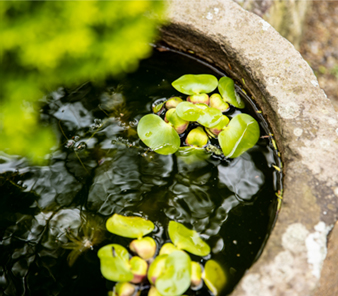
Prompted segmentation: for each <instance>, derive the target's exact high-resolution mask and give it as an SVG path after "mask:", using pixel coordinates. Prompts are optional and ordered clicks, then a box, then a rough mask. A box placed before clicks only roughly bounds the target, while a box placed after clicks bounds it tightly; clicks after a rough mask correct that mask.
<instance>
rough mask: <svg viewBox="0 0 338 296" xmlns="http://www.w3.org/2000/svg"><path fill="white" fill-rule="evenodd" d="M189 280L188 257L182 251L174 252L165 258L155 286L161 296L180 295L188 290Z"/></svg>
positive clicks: (189, 261)
mask: <svg viewBox="0 0 338 296" xmlns="http://www.w3.org/2000/svg"><path fill="white" fill-rule="evenodd" d="M190 279H191V260H190V257H189V256H188V254H186V253H185V252H183V251H175V252H172V253H171V254H170V255H168V257H167V258H166V260H165V269H164V272H163V273H162V274H161V275H160V276H159V277H158V278H157V280H156V283H155V286H156V288H157V290H158V291H159V292H160V293H161V294H162V295H163V296H173V295H182V294H183V293H184V292H185V291H186V290H187V289H188V288H189V286H190Z"/></svg>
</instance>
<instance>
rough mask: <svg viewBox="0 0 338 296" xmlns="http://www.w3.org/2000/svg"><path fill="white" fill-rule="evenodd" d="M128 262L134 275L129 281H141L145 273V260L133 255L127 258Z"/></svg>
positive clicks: (146, 265)
mask: <svg viewBox="0 0 338 296" xmlns="http://www.w3.org/2000/svg"><path fill="white" fill-rule="evenodd" d="M129 264H130V269H131V272H132V273H133V275H134V277H133V279H132V280H131V282H132V283H134V284H138V283H141V282H142V281H143V280H144V279H145V277H146V275H147V269H148V264H147V262H146V261H145V260H143V259H142V258H140V257H138V256H134V257H132V258H131V259H130V260H129Z"/></svg>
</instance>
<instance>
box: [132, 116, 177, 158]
mask: <svg viewBox="0 0 338 296" xmlns="http://www.w3.org/2000/svg"><path fill="white" fill-rule="evenodd" d="M137 133H138V136H139V137H140V139H141V140H142V141H143V142H144V144H146V145H147V146H148V147H150V148H151V149H153V150H154V151H155V152H156V153H158V154H164V155H168V154H172V153H175V152H176V151H177V149H178V148H179V147H180V144H181V142H180V137H179V136H178V134H177V132H176V131H175V129H174V128H173V127H172V126H171V125H169V124H167V123H165V122H164V121H163V120H162V118H161V117H159V116H157V115H154V114H148V115H145V116H143V117H142V118H141V120H140V122H139V124H138V126H137Z"/></svg>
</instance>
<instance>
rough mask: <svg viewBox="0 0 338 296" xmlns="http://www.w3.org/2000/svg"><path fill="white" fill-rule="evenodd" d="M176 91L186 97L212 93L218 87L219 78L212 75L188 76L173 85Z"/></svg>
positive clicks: (177, 80)
mask: <svg viewBox="0 0 338 296" xmlns="http://www.w3.org/2000/svg"><path fill="white" fill-rule="evenodd" d="M171 85H172V86H173V87H174V88H175V89H176V90H178V91H179V92H181V93H183V94H186V95H194V94H201V93H210V92H212V91H214V90H215V89H216V87H217V85H218V81H217V78H216V77H215V76H213V75H210V74H199V75H193V74H187V75H183V76H181V77H180V78H178V79H176V80H175V81H174V82H173V83H172V84H171Z"/></svg>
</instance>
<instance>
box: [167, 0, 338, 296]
mask: <svg viewBox="0 0 338 296" xmlns="http://www.w3.org/2000/svg"><path fill="white" fill-rule="evenodd" d="M168 9H169V21H170V23H169V24H168V25H166V26H164V27H162V28H161V40H162V41H164V42H165V43H167V44H168V45H170V46H172V47H173V48H176V49H178V50H182V51H184V52H193V53H194V55H196V56H197V57H199V58H202V59H204V60H206V61H207V62H210V63H211V64H213V65H215V66H217V67H219V68H220V69H223V70H225V71H226V72H228V73H229V74H231V75H232V76H233V78H235V79H237V80H238V81H242V82H243V87H244V89H245V90H246V91H247V92H248V93H250V94H251V95H252V98H253V100H254V101H255V103H256V105H257V106H258V107H259V108H260V110H262V112H263V114H264V116H265V118H266V119H267V121H268V123H269V124H270V127H271V129H272V131H273V133H274V137H275V139H276V141H277V146H278V149H279V151H280V152H281V157H282V160H283V165H284V167H283V174H284V180H283V188H284V194H283V201H284V202H283V205H282V210H281V212H280V214H279V217H278V220H277V223H276V225H275V228H274V230H273V231H272V233H271V235H270V238H269V240H268V242H267V244H266V246H265V248H264V250H263V253H262V255H261V257H260V258H259V260H258V261H257V262H256V263H255V264H254V265H253V266H252V267H251V268H250V269H249V270H248V271H247V273H246V274H245V276H244V277H243V278H242V280H241V281H240V282H239V284H238V285H237V287H236V288H235V290H234V292H233V293H232V294H231V295H235V296H249V295H250V296H256V295H260V296H271V295H274V296H279V295H302V296H303V295H314V293H315V291H316V289H317V288H318V285H319V280H320V274H321V268H322V264H323V261H324V259H325V257H326V252H327V247H326V243H327V234H328V233H329V231H330V230H331V229H332V227H333V225H334V223H335V221H336V220H337V218H338V169H337V167H338V118H337V114H336V113H335V111H334V108H333V106H332V103H331V101H330V100H329V99H328V98H327V97H326V95H325V93H324V91H323V90H321V89H320V87H319V85H318V81H317V78H316V77H315V75H314V74H313V71H312V69H311V68H310V66H309V65H308V64H307V62H306V61H305V60H304V59H303V58H302V57H301V55H300V53H299V52H298V51H297V50H296V49H295V48H294V47H293V45H292V44H291V43H290V42H289V41H287V40H286V39H284V38H283V37H282V36H281V35H280V34H279V33H278V32H276V31H275V29H273V28H272V27H271V26H270V25H269V24H268V23H267V22H265V21H264V20H263V19H261V18H260V17H258V16H257V15H254V14H252V13H250V12H248V11H245V10H244V9H242V8H241V7H240V6H239V5H238V4H236V3H234V2H233V1H231V0H227V1H221V0H208V1H199V0H194V1H179V0H171V1H168Z"/></svg>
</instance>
